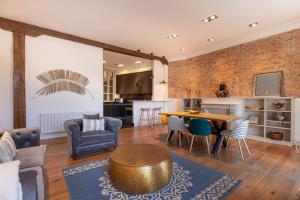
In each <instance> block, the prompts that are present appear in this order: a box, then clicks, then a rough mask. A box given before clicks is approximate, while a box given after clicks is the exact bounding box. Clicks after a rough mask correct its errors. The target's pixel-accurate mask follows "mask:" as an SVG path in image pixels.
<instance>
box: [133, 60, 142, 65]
mask: <svg viewBox="0 0 300 200" xmlns="http://www.w3.org/2000/svg"><path fill="white" fill-rule="evenodd" d="M134 63H135V64H140V63H142V61H140V60H137V61H135V62H134Z"/></svg>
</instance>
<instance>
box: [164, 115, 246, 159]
mask: <svg viewBox="0 0 300 200" xmlns="http://www.w3.org/2000/svg"><path fill="white" fill-rule="evenodd" d="M160 115H166V116H168V117H169V116H177V117H180V118H185V119H193V118H195V119H206V120H210V121H211V122H212V126H213V128H214V130H215V131H213V132H212V134H214V135H216V136H217V137H216V141H215V143H214V145H213V148H212V151H211V153H213V154H214V153H216V152H217V150H218V149H219V147H220V145H222V144H221V143H222V141H223V146H224V147H226V146H227V140H226V138H222V137H223V136H222V135H221V132H222V131H224V130H227V128H228V123H232V122H234V121H237V120H240V119H241V117H238V116H232V115H226V114H213V113H206V112H199V113H191V112H188V111H180V112H161V113H160ZM172 135H173V132H171V134H170V137H169V140H170V139H171V137H172Z"/></svg>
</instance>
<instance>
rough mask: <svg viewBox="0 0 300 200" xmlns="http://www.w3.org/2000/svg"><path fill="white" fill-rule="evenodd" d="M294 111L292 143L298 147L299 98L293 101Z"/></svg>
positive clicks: (299, 140) (299, 137)
mask: <svg viewBox="0 0 300 200" xmlns="http://www.w3.org/2000/svg"><path fill="white" fill-rule="evenodd" d="M294 110H295V111H294V112H295V114H294V125H293V128H294V143H295V144H296V145H300V98H297V99H295V105H294Z"/></svg>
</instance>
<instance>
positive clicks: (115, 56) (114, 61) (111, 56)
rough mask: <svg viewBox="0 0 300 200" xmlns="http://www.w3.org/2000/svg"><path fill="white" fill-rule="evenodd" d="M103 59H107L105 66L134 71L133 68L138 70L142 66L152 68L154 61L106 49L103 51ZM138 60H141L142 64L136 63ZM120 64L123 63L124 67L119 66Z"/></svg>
mask: <svg viewBox="0 0 300 200" xmlns="http://www.w3.org/2000/svg"><path fill="white" fill-rule="evenodd" d="M103 60H105V61H106V63H104V67H106V68H110V69H113V70H118V71H120V70H122V71H124V70H126V71H132V70H138V69H140V68H151V67H152V61H151V60H146V59H140V58H137V57H134V56H127V55H124V54H119V53H114V52H110V51H104V52H103ZM136 61H141V63H140V64H136V63H135V62H136ZM118 64H123V65H124V66H123V67H118V66H117V65H118Z"/></svg>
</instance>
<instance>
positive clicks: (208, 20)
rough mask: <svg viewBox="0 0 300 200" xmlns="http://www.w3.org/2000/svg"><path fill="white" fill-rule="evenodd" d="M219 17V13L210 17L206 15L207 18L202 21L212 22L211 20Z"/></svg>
mask: <svg viewBox="0 0 300 200" xmlns="http://www.w3.org/2000/svg"><path fill="white" fill-rule="evenodd" d="M217 18H218V16H217V15H211V16H209V17H206V18H204V19H202V22H203V23H208V22H211V21H213V20H215V19H217Z"/></svg>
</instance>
